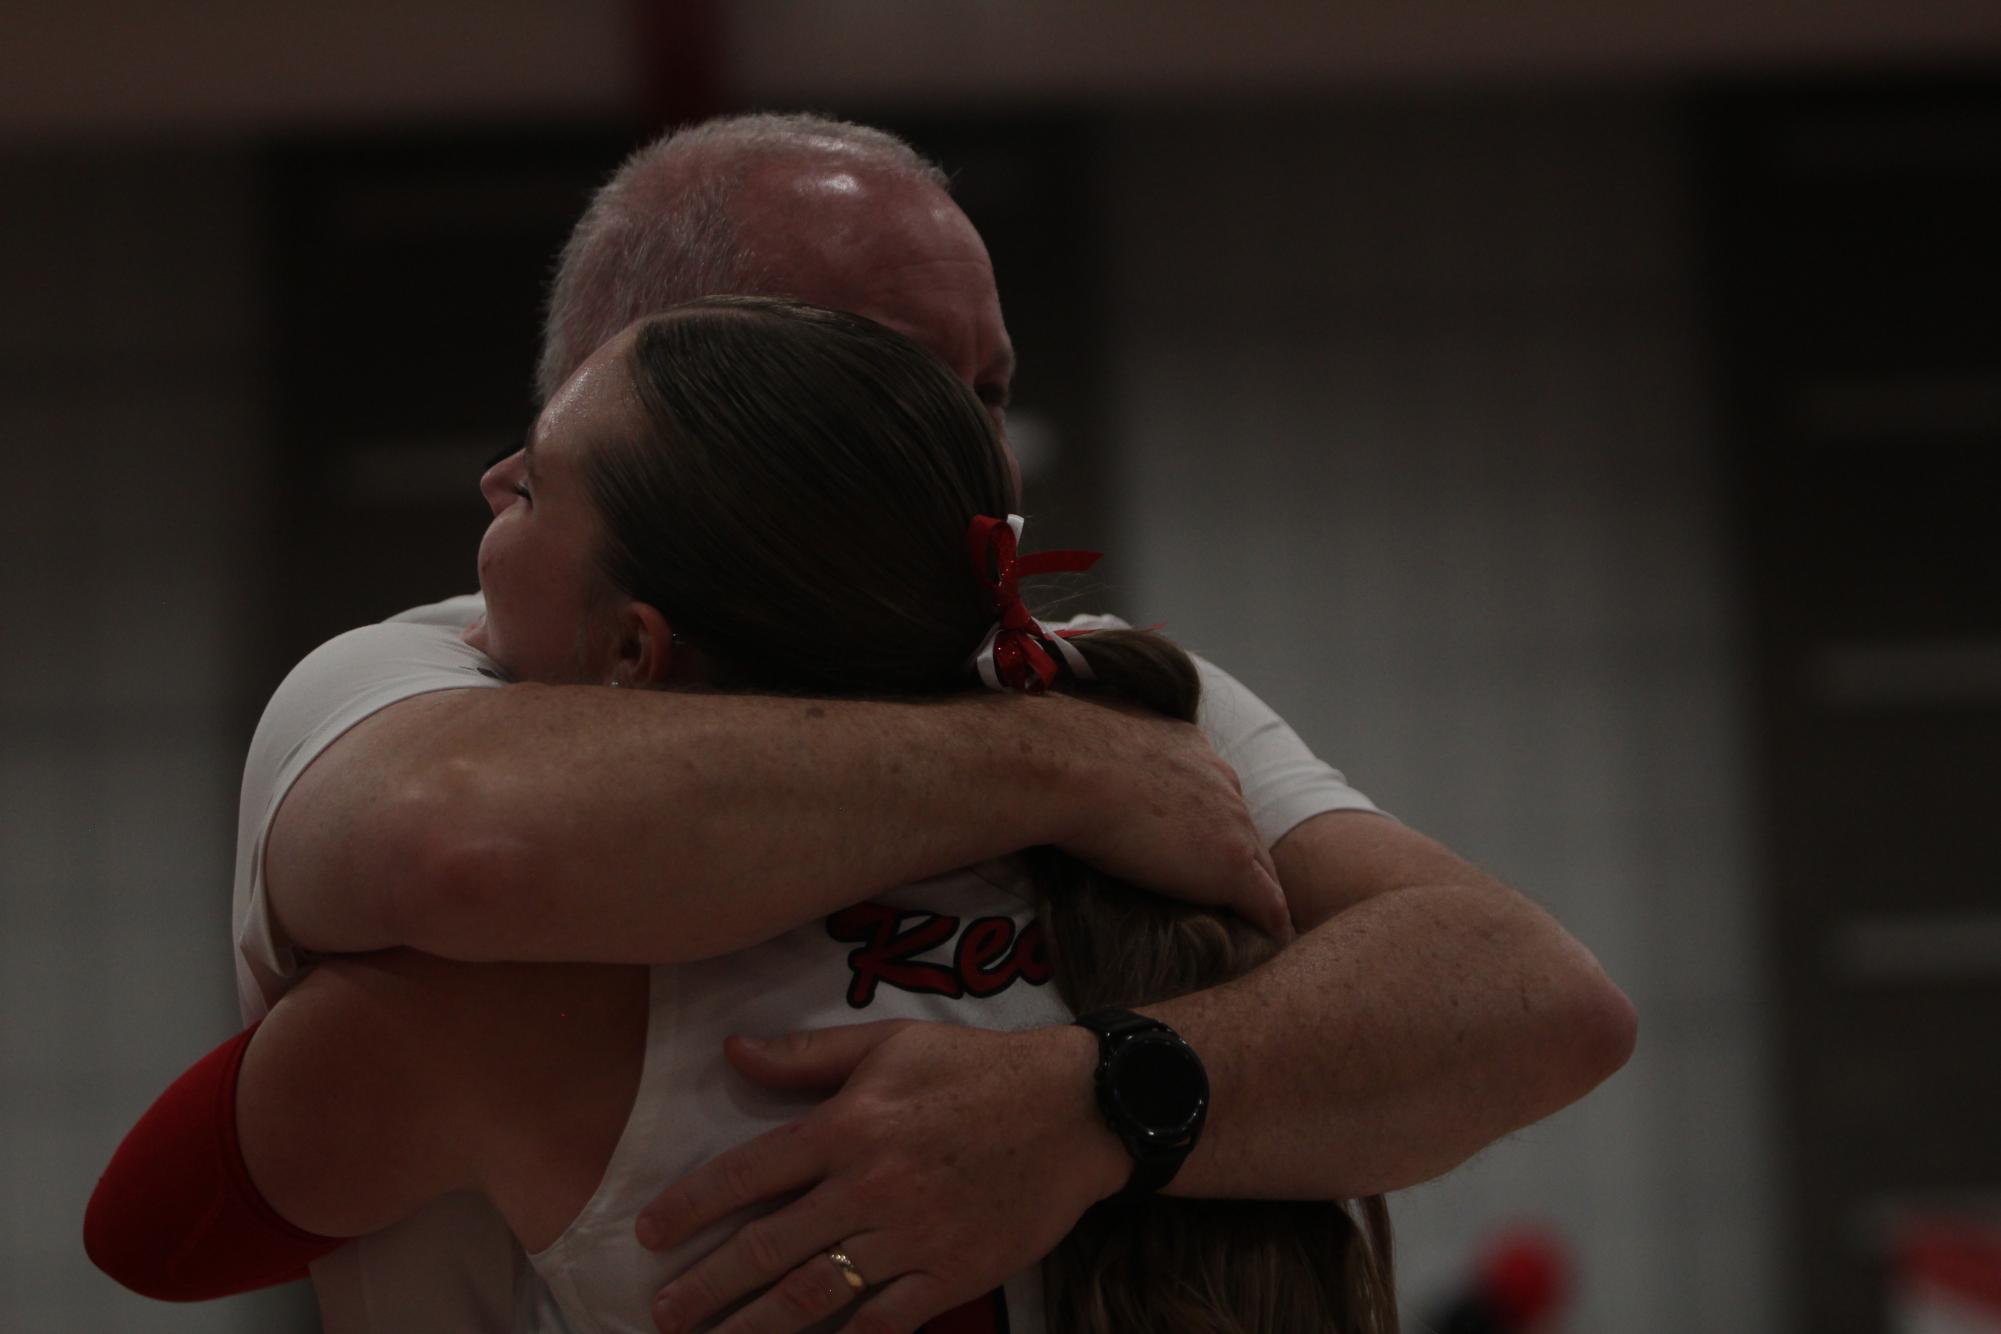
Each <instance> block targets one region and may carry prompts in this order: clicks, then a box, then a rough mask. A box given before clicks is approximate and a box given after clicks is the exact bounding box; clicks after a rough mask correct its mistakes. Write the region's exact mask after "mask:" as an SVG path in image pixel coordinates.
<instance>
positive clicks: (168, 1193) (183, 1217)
mask: <svg viewBox="0 0 2001 1334" xmlns="http://www.w3.org/2000/svg"><path fill="white" fill-rule="evenodd" d="M256 1031H257V1027H256V1025H254V1024H253V1025H252V1026H251V1027H249V1028H247V1029H245V1030H244V1031H243V1032H241V1033H239V1034H237V1035H236V1036H235V1037H233V1038H231V1039H230V1040H229V1041H227V1042H225V1043H223V1044H222V1045H221V1046H220V1047H217V1048H216V1049H215V1050H214V1051H212V1052H210V1053H209V1054H208V1055H207V1056H204V1057H203V1058H202V1059H201V1060H200V1061H197V1062H196V1063H195V1064H194V1065H193V1066H192V1067H191V1068H190V1069H189V1070H188V1072H187V1073H186V1074H184V1075H182V1076H181V1077H180V1078H179V1079H177V1080H175V1081H174V1083H173V1085H172V1087H170V1088H169V1089H168V1090H167V1091H166V1092H165V1093H163V1094H161V1095H160V1097H159V1100H158V1101H156V1102H155V1103H154V1104H153V1105H152V1107H150V1108H148V1109H147V1111H146V1114H145V1115H144V1116H143V1117H141V1118H140V1119H139V1124H138V1125H136V1126H134V1127H133V1128H132V1132H131V1133H130V1134H128V1135H127V1136H126V1137H125V1142H124V1143H122V1144H120V1145H119V1146H118V1152H117V1153H115V1154H113V1155H112V1156H111V1166H110V1167H108V1168H106V1169H105V1173H104V1175H103V1176H102V1177H100V1178H98V1182H97V1190H96V1191H95V1192H94V1193H93V1194H92V1195H91V1197H90V1207H89V1209H88V1210H86V1211H85V1213H84V1219H83V1247H84V1250H86V1251H87V1252H89V1254H90V1258H91V1260H92V1262H94V1263H95V1264H96V1265H97V1267H98V1268H99V1269H102V1270H103V1271H104V1272H105V1273H107V1274H109V1275H111V1277H113V1278H115V1279H117V1280H118V1281H119V1282H120V1283H122V1284H124V1285H125V1286H126V1287H128V1288H130V1289H132V1291H134V1292H136V1293H139V1294H140V1295H142V1296H146V1297H157V1298H159V1299H160V1300H162V1301H170V1302H190V1301H204V1300H207V1299H208V1298H211V1297H227V1296H229V1295H230V1294H231V1293H237V1292H248V1291H250V1290H251V1289H252V1288H264V1287H269V1286H271V1285H272V1284H274V1283H286V1282H290V1281H291V1280H293V1279H299V1278H304V1277H305V1276H306V1265H307V1264H308V1263H310V1262H311V1261H313V1260H317V1259H318V1258H319V1257H321V1256H322V1255H325V1254H326V1253H327V1252H329V1251H331V1250H333V1249H334V1248H335V1247H337V1246H339V1245H340V1244H341V1243H342V1241H343V1240H344V1238H340V1237H321V1236H316V1235H314V1234H313V1233H311V1232H306V1231H303V1230H301V1229H299V1228H296V1227H293V1226H292V1225H291V1224H290V1223H287V1222H286V1221H285V1220H284V1219H283V1218H281V1217H279V1216H278V1213H277V1211H276V1210H274V1209H273V1208H272V1207H271V1206H270V1205H269V1204H267V1203H265V1201H264V1197H263V1196H261V1195H259V1194H258V1193H257V1187H256V1186H255V1185H253V1184H251V1180H250V1171H249V1169H248V1168H247V1167H245V1166H244V1163H243V1150H242V1148H241V1146H240V1145H239V1143H238V1141H237V1135H236V1079H237V1073H238V1071H239V1070H240V1069H241V1068H242V1065H243V1053H244V1051H245V1050H246V1049H247V1048H248V1047H249V1046H250V1038H251V1035H252V1034H253V1033H255V1032H256Z"/></svg>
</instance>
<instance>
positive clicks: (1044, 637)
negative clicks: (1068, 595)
mask: <svg viewBox="0 0 2001 1334" xmlns="http://www.w3.org/2000/svg"><path fill="white" fill-rule="evenodd" d="M1021 527H1022V519H1021V516H1020V515H1019V514H1010V515H1008V516H1007V518H1006V519H1004V520H1003V519H995V518H990V517H988V516H987V515H984V514H983V515H980V516H979V517H977V518H975V519H974V520H973V522H972V525H971V526H970V527H969V528H967V530H966V550H967V552H968V553H969V554H970V555H971V556H972V558H973V570H974V572H975V573H976V574H977V575H978V576H979V580H980V584H981V586H982V587H984V588H985V589H986V590H987V593H988V594H989V595H990V596H991V597H992V598H993V604H994V612H995V613H996V614H997V615H998V616H999V618H1000V619H999V620H997V621H995V622H994V628H993V629H991V630H989V631H987V637H986V638H985V639H983V640H981V641H980V646H979V648H978V649H976V650H974V653H973V657H972V662H971V666H972V667H973V669H974V670H975V671H977V672H978V673H979V677H980V680H982V681H984V682H985V683H986V684H987V686H988V687H989V688H990V689H993V690H1022V691H1026V692H1028V693H1029V694H1031V695H1033V694H1039V693H1040V692H1042V691H1044V690H1047V689H1048V688H1049V686H1050V684H1051V683H1052V682H1054V681H1055V680H1056V673H1057V672H1058V670H1059V666H1058V663H1057V660H1056V658H1054V657H1051V656H1050V650H1051V649H1054V650H1055V651H1056V653H1057V654H1058V655H1060V656H1061V658H1062V660H1063V662H1064V663H1065V664H1067V665H1068V666H1069V668H1070V670H1071V672H1072V673H1074V674H1075V675H1077V676H1078V677H1081V678H1082V679H1084V680H1086V681H1088V680H1090V679H1091V668H1090V664H1088V663H1086V662H1085V661H1084V655H1083V654H1081V653H1079V652H1078V651H1077V650H1076V649H1075V648H1074V647H1072V646H1071V645H1070V644H1068V643H1066V642H1064V641H1065V640H1066V639H1067V638H1068V637H1069V636H1068V634H1066V633H1065V632H1063V631H1056V632H1053V633H1052V632H1051V631H1049V630H1045V629H1044V628H1043V627H1042V625H1041V624H1040V623H1039V622H1037V621H1036V619H1035V618H1034V617H1033V616H1031V615H1029V614H1028V608H1027V606H1026V605H1024V604H1023V602H1022V600H1021V592H1020V589H1019V587H1018V584H1019V581H1020V580H1021V579H1022V578H1024V577H1028V576H1033V575H1038V574H1081V573H1083V572H1084V571H1085V570H1088V569H1090V568H1091V567H1092V566H1093V565H1096V564H1097V563H1098V557H1099V555H1100V554H1101V553H1099V552H1096V551H1038V552H1035V553H1033V554H1031V555H1027V556H1024V555H1022V554H1021V553H1020V550H1019V547H1020V542H1021ZM1075 633H1077V634H1087V633H1089V632H1088V631H1082V630H1080V631H1076V632H1075Z"/></svg>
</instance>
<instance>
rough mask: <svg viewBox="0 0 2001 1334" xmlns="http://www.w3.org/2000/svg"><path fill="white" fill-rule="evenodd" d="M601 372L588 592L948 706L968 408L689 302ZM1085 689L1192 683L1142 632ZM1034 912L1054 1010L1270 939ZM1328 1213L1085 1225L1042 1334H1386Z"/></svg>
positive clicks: (757, 308) (796, 686)
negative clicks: (637, 430)
mask: <svg viewBox="0 0 2001 1334" xmlns="http://www.w3.org/2000/svg"><path fill="white" fill-rule="evenodd" d="M627 369H628V372H629V373H630V375H631V377H632V381H633V386H634V389H635V391H636V393H637V395H638V399H639V402H640V405H641V407H642V409H643V410H644V414H645V418H646V422H647V428H648V429H647V430H646V431H645V432H644V433H642V434H641V435H640V436H639V437H637V438H634V439H631V440H624V441H619V442H616V443H611V444H607V445H605V446H603V447H601V448H598V449H597V450H595V451H594V452H593V453H592V454H591V455H590V456H588V457H587V459H586V461H585V464H584V467H585V476H586V481H587V485H588V486H589V489H590V493H591V496H592V499H593V501H594V502H595V505H596V508H597V511H598V518H599V521H600V528H601V533H600V539H599V550H598V567H599V571H600V573H601V575H602V577H603V579H604V580H605V582H606V584H608V585H609V586H610V587H611V588H614V589H616V590H618V591H619V592H620V593H622V594H623V595H625V596H628V597H633V598H637V599H639V600H641V601H644V602H647V603H650V604H652V605H653V606H654V607H657V608H658V609H659V610H660V611H661V612H662V614H663V615H665V616H666V617H667V619H668V621H669V623H670V624H671V625H673V627H674V630H675V632H676V634H678V635H680V636H682V637H683V638H685V639H687V640H688V641H690V642H692V643H693V644H694V646H695V647H697V648H698V649H699V650H700V651H701V653H702V655H703V657H704V658H705V660H707V661H708V662H710V663H712V664H713V665H714V667H715V671H716V675H717V678H718V680H717V684H719V685H722V686H726V687H728V688H735V689H745V690H764V691H801V692H807V691H810V692H813V693H816V694H826V695H862V694H901V695H914V694H927V693H929V694H936V693H945V692H950V691H957V690H963V689H966V688H967V687H968V683H969V678H968V674H967V670H966V663H967V658H968V656H969V655H970V654H971V652H972V650H973V648H974V647H975V646H976V645H977V644H978V643H979V642H980V639H981V637H982V636H983V635H985V634H986V632H987V630H988V628H989V627H990V626H991V625H992V623H993V608H992V603H991V601H990V600H989V599H988V597H987V595H986V594H985V592H984V590H983V589H981V587H980V585H979V583H978V581H977V580H976V579H975V578H974V576H973V571H972V569H971V564H970V561H969V559H968V556H967V553H966V547H965V537H966V532H967V529H968V527H969V525H970V524H971V522H972V520H973V518H974V516H976V515H988V516H992V517H999V516H1001V515H1004V514H1006V513H1007V512H1008V510H1009V509H1010V508H1011V507H1012V503H1013V489H1012V485H1011V483H1010V481H1009V475H1008V469H1007V466H1006V460H1005V456H1004V454H1003V452H1002V448H1001V445H1000V442H999V440H998V439H997V438H996V436H995V434H994V430H993V426H992V424H991V423H990V421H989V420H988V417H987V414H986V411H985V409H984V408H983V407H982V406H981V404H980V402H979V400H978V399H976V398H975V397H974V396H973V394H972V392H971V391H970V390H968V389H967V388H966V387H965V386H964V385H962V384H960V383H959V382H958V381H957V380H956V379H954V378H953V376H952V374H951V372H950V371H948V370H947V369H946V368H945V367H944V366H943V365H942V364H941V363H939V362H938V361H937V360H936V359H935V358H934V357H932V356H931V355H930V354H929V353H927V352H925V351H924V350H923V349H922V348H920V347H918V346H917V345H916V344H914V343H912V342H910V341H909V340H908V339H906V338H903V337H902V336H901V335H899V334H896V333H894V332H892V331H890V330H888V329H885V328H883V327H882V326H880V325H878V324H875V323H873V322H872V321H869V320H866V319H862V318H861V317H859V316H855V315H848V314H844V313H841V312H837V311H831V310H825V309H821V308H819V307H814V306H806V305H801V304H798V303H795V302H786V301H774V300H768V299H762V298H753V297H712V298H708V299H705V300H702V301H697V302H691V303H689V304H688V305H685V306H679V307H676V308H675V309H674V310H672V311H669V312H667V313H665V314H663V315H660V316H657V317H655V318H653V319H651V320H648V321H646V322H645V323H644V324H643V325H642V326H641V328H640V330H639V332H638V335H637V336H636V337H635V339H634V340H633V343H632V349H631V352H630V355H629V358H628V362H627ZM1071 642H1072V643H1074V644H1075V645H1076V646H1077V647H1078V649H1079V650H1080V651H1081V652H1082V653H1083V654H1084V656H1085V658H1086V660H1087V661H1088V662H1089V663H1090V664H1091V668H1092V671H1093V672H1094V674H1095V675H1096V677H1097V678H1098V679H1097V681H1096V682H1095V683H1088V682H1075V681H1070V680H1069V679H1068V678H1067V677H1066V678H1065V684H1064V686H1063V688H1065V689H1071V690H1074V691H1077V692H1078V693H1102V694H1105V695H1109V696H1115V697H1118V698H1120V699H1124V700H1129V701H1132V702H1135V703H1138V704H1141V705H1143V706H1145V707H1147V708H1151V709H1154V710H1157V711H1159V712H1161V713H1164V714H1168V715H1170V716H1172V717H1175V718H1181V719H1193V718H1194V716H1195V707H1196V703H1197V701H1198V699H1199V697H1200V693H1201V686H1200V681H1199V678H1198V677H1197V676H1196V674H1195V668H1194V665H1193V664H1192V663H1191V662H1190V661H1189V659H1188V656H1187V655H1186V654H1185V653H1183V652H1182V651H1181V650H1180V649H1178V648H1176V647H1174V645H1172V644H1170V643H1168V642H1167V641H1166V640H1164V639H1162V638H1160V637H1159V636H1157V635H1153V634H1147V633H1143V632H1139V631H1103V632H1100V633H1097V634H1092V635H1087V636H1083V637H1081V638H1078V639H1074V640H1072V641H1071ZM1034 861H1035V870H1036V880H1037V887H1038V892H1039V900H1040V902H1039V906H1038V913H1039V915H1040V916H1041V918H1042V919H1043V922H1044V929H1045V930H1046V931H1047V932H1048V934H1049V939H1050V942H1051V947H1052V951H1053V954H1054V957H1055V961H1056V965H1057V967H1056V979H1057V986H1058V988H1059V989H1060V990H1061V992H1062V994H1063V997H1064V999H1065V1000H1066V1001H1067V1002H1068V1003H1069V1004H1070V1006H1071V1008H1072V1009H1073V1011H1078V1012H1082V1011H1084V1010H1086V1009H1095V1008H1100V1007H1103V1006H1107V1005H1117V1006H1123V1007H1131V1006H1135V1005H1145V1004H1148V1003H1150V1002H1154V1001H1160V1000H1165V999H1168V998H1169V997H1172V996H1178V995H1181V994H1183V993H1185V992H1190V991H1196V990H1200V989H1201V988H1204V987H1207V986H1211V985H1214V984H1216V983H1219V982H1224V981H1227V980H1229V979H1230V978H1233V977H1236V976H1238V975H1240V974H1242V973H1244V972H1246V971H1248V970H1249V969H1251V968H1252V967H1254V966H1255V965H1256V964H1258V963H1259V962H1261V961H1262V960H1263V959H1265V958H1266V957H1268V956H1269V955H1270V953H1271V952H1272V945H1271V943H1270V942H1269V941H1268V940H1266V939H1265V938H1264V937H1263V936H1261V935H1259V934H1258V933H1257V932H1255V931H1254V930H1252V929H1251V928H1250V927H1248V926H1246V925H1245V924H1243V923H1242V922H1239V921H1238V920H1236V919H1235V918H1233V917H1230V916H1227V915H1224V914H1221V913H1216V912H1212V911H1208V910H1204V909H1200V908H1191V907H1187V906H1185V905H1180V904H1174V903H1168V902H1164V901H1162V900H1159V899H1155V898H1153V897H1152V896H1150V895H1146V894H1142V893H1140V892H1138V891H1136V890H1134V889H1132V888H1131V887H1130V886H1127V885H1123V884H1120V883H1118V882H1116V881H1113V880H1110V879H1107V878H1106V877H1103V876H1100V875H1098V874H1097V873H1095V872H1093V871H1091V870H1089V869H1088V868H1086V867H1084V866H1083V865H1081V864H1080V863H1078V862H1076V861H1074V860H1072V859H1070V858H1068V857H1065V856H1063V855H1062V854H1060V853H1056V852H1054V851H1051V850H1046V849H1045V850H1042V851H1040V852H1038V853H1036V854H1035V855H1034ZM1359 1207H1360V1212H1361V1219H1362V1221H1361V1222H1359V1223H1358V1222H1357V1221H1356V1220H1355V1218H1354V1217H1352V1216H1351V1215H1350V1214H1349V1213H1348V1212H1347V1210H1346V1209H1344V1208H1343V1207H1342V1206H1340V1205H1338V1204H1329V1203H1284V1202H1270V1201H1256V1202H1252V1201H1228V1200H1183V1199H1169V1198H1161V1199H1156V1200H1152V1201H1148V1202H1146V1203H1145V1204H1143V1205H1140V1206H1137V1207H1129V1208H1113V1207H1101V1208H1100V1209H1096V1210H1093V1211H1092V1212H1091V1213H1090V1214H1089V1215H1087V1216H1086V1217H1085V1218H1084V1219H1083V1220H1082V1221H1081V1222H1080V1223H1079V1224H1078V1226H1077V1227H1076V1229H1075V1230H1074V1231H1073V1232H1072V1233H1071V1235H1070V1236H1069V1238H1067V1239H1066V1240H1065V1241H1064V1243H1063V1245H1062V1246H1061V1247H1059V1248H1058V1249H1057V1251H1056V1252H1055V1253H1054V1254H1052V1255H1051V1256H1050V1257H1049V1259H1048V1260H1046V1261H1045V1262H1044V1268H1043V1273H1044V1278H1045V1283H1046V1286H1047V1289H1048V1294H1049V1317H1050V1328H1051V1329H1052V1330H1053V1331H1062V1332H1063V1334H1135V1332H1141V1334H1143V1332H1144V1331H1154V1330H1157V1331H1163V1332H1165V1331H1169V1330H1172V1331H1177V1332H1179V1331H1214V1332H1215V1334H1223V1332H1224V1331H1232V1332H1236V1331H1241V1332H1242V1334H1252V1332H1253V1331H1255V1332H1256V1334H1277V1332H1281V1331H1295V1330H1296V1331H1300V1332H1301V1334H1304V1332H1305V1331H1309V1330H1311V1331H1327V1330H1335V1331H1339V1332H1340V1334H1394V1331H1395V1329H1396V1311H1395V1304H1394V1302H1393V1300H1392V1293H1391V1287H1390V1239H1389V1217H1388V1214H1387V1212H1386V1211H1385V1209H1384V1207H1383V1203H1382V1199H1381V1197H1380V1196H1376V1197H1371V1198H1370V1199H1367V1200H1364V1201H1361V1202H1360V1206H1359Z"/></svg>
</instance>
